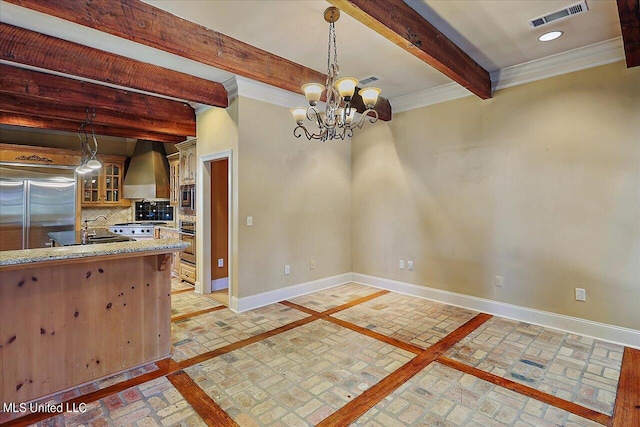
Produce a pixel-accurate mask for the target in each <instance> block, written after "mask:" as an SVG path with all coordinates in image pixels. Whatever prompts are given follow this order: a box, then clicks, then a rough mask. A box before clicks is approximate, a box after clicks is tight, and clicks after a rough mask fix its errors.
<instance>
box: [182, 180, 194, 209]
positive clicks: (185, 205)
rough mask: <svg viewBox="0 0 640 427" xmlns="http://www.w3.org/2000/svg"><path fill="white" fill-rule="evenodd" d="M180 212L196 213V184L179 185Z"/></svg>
mask: <svg viewBox="0 0 640 427" xmlns="http://www.w3.org/2000/svg"><path fill="white" fill-rule="evenodd" d="M180 212H181V213H183V214H185V215H195V214H196V186H195V185H193V184H189V185H181V186H180Z"/></svg>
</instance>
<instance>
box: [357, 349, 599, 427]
mask: <svg viewBox="0 0 640 427" xmlns="http://www.w3.org/2000/svg"><path fill="white" fill-rule="evenodd" d="M352 425H353V426H363V427H400V426H424V427H427V426H429V427H431V426H447V427H449V426H451V427H453V426H464V427H493V426H518V427H557V426H565V427H595V426H600V424H598V423H595V422H593V421H590V420H587V419H584V418H580V417H578V416H577V415H574V414H571V413H569V412H566V411H563V410H560V409H558V408H555V407H553V406H549V405H547V404H544V403H541V402H538V401H537V400H534V399H531V398H528V397H525V396H523V395H520V394H518V393H515V392H513V391H510V390H507V389H505V388H502V387H499V386H496V385H493V384H491V383H488V382H486V381H483V380H480V379H477V378H475V377H472V376H471V375H467V374H463V373H462V372H459V371H456V370H454V369H451V368H448V367H446V366H444V365H441V364H439V363H437V362H436V363H432V364H431V365H429V366H428V367H427V368H425V369H423V370H422V371H421V372H420V373H419V374H418V375H416V376H415V377H413V378H412V379H410V380H409V381H407V382H406V383H405V384H404V385H402V387H400V388H399V389H398V390H396V391H395V392H394V393H392V394H391V395H389V396H388V397H387V398H386V399H385V400H383V401H382V402H380V403H379V404H378V405H376V406H374V407H373V408H372V409H370V410H369V412H367V413H366V414H364V415H363V416H362V417H361V418H359V419H358V420H357V421H356V422H355V423H353V424H352Z"/></svg>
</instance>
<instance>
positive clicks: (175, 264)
mask: <svg viewBox="0 0 640 427" xmlns="http://www.w3.org/2000/svg"><path fill="white" fill-rule="evenodd" d="M155 236H156V238H157V239H176V240H180V232H179V231H178V230H176V229H171V228H164V227H156V229H155ZM171 275H172V276H174V277H180V252H173V254H172V257H171Z"/></svg>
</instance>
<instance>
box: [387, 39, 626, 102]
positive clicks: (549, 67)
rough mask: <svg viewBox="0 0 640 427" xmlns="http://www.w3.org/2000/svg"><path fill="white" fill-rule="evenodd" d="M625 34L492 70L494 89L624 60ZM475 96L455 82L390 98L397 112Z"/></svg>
mask: <svg viewBox="0 0 640 427" xmlns="http://www.w3.org/2000/svg"><path fill="white" fill-rule="evenodd" d="M624 58H625V56H624V46H623V44H622V37H617V38H614V39H610V40H606V41H603V42H599V43H594V44H592V45H589V46H585V47H580V48H577V49H573V50H569V51H567V52H563V53H558V54H556V55H551V56H547V57H545V58H541V59H536V60H535V61H530V62H525V63H523V64H518V65H514V66H511V67H506V68H503V69H500V70H497V71H494V72H492V73H491V74H490V75H491V86H492V88H493V90H494V91H495V90H500V89H505V88H508V87H512V86H517V85H521V84H525V83H530V82H534V81H536V80H542V79H546V78H549V77H553V76H558V75H561V74H567V73H572V72H574V71H580V70H586V69H588V68H593V67H597V66H600V65H605V64H610V63H612V62H617V61H622V60H624ZM470 95H472V93H471V92H469V91H468V90H466V89H465V88H464V87H462V86H460V85H458V84H456V83H448V84H446V85H441V86H437V87H434V88H430V89H426V90H423V91H420V92H416V93H412V94H408V95H402V96H398V97H395V98H392V99H390V100H389V102H390V103H391V106H392V108H393V112H394V113H400V112H402V111H408V110H413V109H416V108H421V107H426V106H428V105H433V104H438V103H440V102H445V101H451V100H454V99H458V98H463V97H465V96H470Z"/></svg>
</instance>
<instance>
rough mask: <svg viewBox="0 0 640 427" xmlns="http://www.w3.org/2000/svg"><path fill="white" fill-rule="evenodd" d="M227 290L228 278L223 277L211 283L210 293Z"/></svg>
mask: <svg viewBox="0 0 640 427" xmlns="http://www.w3.org/2000/svg"><path fill="white" fill-rule="evenodd" d="M228 288H229V278H228V277H223V278H222V279H214V280H212V281H211V292H213V291H220V290H222V289H228Z"/></svg>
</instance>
